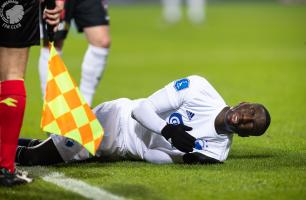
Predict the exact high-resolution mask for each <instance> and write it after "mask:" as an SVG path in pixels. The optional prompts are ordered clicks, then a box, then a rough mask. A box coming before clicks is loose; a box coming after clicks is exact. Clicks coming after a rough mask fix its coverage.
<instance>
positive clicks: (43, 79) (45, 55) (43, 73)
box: [38, 47, 62, 98]
mask: <svg viewBox="0 0 306 200" xmlns="http://www.w3.org/2000/svg"><path fill="white" fill-rule="evenodd" d="M57 52H58V54H59V55H60V56H61V55H62V51H61V50H57ZM49 56H50V51H49V48H48V47H42V48H41V49H40V56H39V62H38V71H39V78H40V87H41V93H42V96H43V98H44V97H45V93H46V85H47V76H48V60H49Z"/></svg>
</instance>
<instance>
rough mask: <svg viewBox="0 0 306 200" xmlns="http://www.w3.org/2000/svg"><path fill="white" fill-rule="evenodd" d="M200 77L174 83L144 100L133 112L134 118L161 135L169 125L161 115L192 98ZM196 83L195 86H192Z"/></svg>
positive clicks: (191, 77)
mask: <svg viewBox="0 0 306 200" xmlns="http://www.w3.org/2000/svg"><path fill="white" fill-rule="evenodd" d="M197 79H198V76H190V77H187V78H183V79H180V80H176V81H173V82H171V83H169V84H168V85H166V86H165V87H164V88H162V89H160V90H158V91H156V92H155V93H154V94H152V95H151V96H149V97H148V98H147V99H144V100H142V102H140V103H139V104H138V106H136V107H135V108H134V109H133V111H132V116H133V117H134V119H135V120H137V121H138V122H139V123H140V124H142V125H143V126H144V127H146V128H148V129H149V130H151V131H153V132H155V133H158V134H160V133H161V130H162V128H163V127H164V126H165V125H166V124H167V123H166V121H165V120H163V119H162V118H161V117H160V116H159V114H160V113H164V112H167V111H170V110H175V109H177V108H179V107H180V106H181V105H182V104H183V103H185V102H187V101H188V100H189V99H190V98H192V95H190V94H191V92H195V91H197V90H198V87H197V85H198V83H197V82H198V81H197ZM193 83H194V86H192V84H193Z"/></svg>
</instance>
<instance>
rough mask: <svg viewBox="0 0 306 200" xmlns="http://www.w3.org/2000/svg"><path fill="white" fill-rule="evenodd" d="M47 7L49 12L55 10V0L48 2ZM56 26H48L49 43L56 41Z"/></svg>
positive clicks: (47, 0)
mask: <svg viewBox="0 0 306 200" xmlns="http://www.w3.org/2000/svg"><path fill="white" fill-rule="evenodd" d="M46 7H47V9H49V10H52V9H54V8H55V0H46ZM53 29H54V26H52V25H49V24H47V32H48V39H49V42H53V41H54V31H53Z"/></svg>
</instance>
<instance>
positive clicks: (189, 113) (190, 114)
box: [186, 110, 194, 120]
mask: <svg viewBox="0 0 306 200" xmlns="http://www.w3.org/2000/svg"><path fill="white" fill-rule="evenodd" d="M186 114H187V116H188V119H189V120H191V119H192V118H193V116H194V113H193V112H191V111H189V110H186Z"/></svg>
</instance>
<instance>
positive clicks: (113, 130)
mask: <svg viewBox="0 0 306 200" xmlns="http://www.w3.org/2000/svg"><path fill="white" fill-rule="evenodd" d="M128 101H130V100H128V99H117V100H114V101H109V102H105V103H103V104H100V105H98V106H97V107H95V108H94V110H93V111H94V113H95V114H96V117H97V119H98V120H99V122H100V123H101V124H102V126H103V128H104V137H103V140H102V142H101V145H100V147H99V149H98V150H97V153H96V156H98V157H100V156H102V157H103V156H107V157H111V159H114V160H116V159H120V158H122V157H124V156H125V154H126V149H125V145H124V138H123V135H122V130H121V127H122V126H121V124H122V118H123V116H122V115H124V113H122V107H124V106H125V105H126V103H127V102H128ZM51 138H52V140H53V142H54V144H55V146H56V148H57V150H58V152H59V154H60V155H61V157H62V158H63V160H64V161H65V162H71V161H76V160H86V159H88V158H90V157H92V156H91V155H90V154H89V152H88V151H87V150H86V149H85V148H84V147H83V146H81V145H80V144H78V143H77V142H75V141H73V140H72V139H69V138H66V137H64V136H60V135H55V134H52V135H51Z"/></svg>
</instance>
